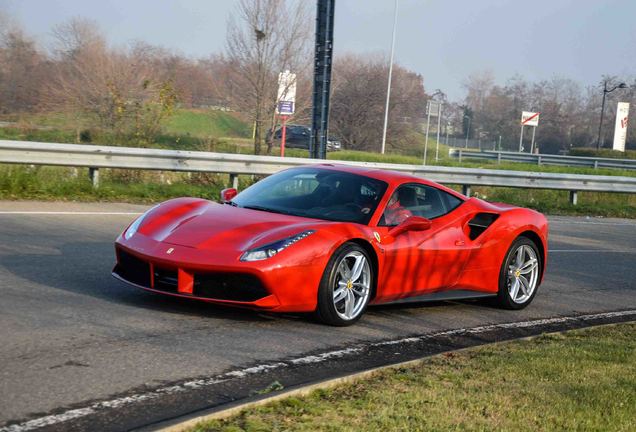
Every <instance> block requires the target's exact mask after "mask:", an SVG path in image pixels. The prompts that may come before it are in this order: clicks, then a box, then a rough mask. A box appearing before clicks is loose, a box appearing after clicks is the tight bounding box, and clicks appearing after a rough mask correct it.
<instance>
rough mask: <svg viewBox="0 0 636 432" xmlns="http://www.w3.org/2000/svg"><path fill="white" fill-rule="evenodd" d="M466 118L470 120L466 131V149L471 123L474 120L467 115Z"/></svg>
mask: <svg viewBox="0 0 636 432" xmlns="http://www.w3.org/2000/svg"><path fill="white" fill-rule="evenodd" d="M464 118H467V119H468V128H467V129H466V144H465V145H464V148H468V135H470V122H471V120H472V117H469V116H466V115H465V116H464Z"/></svg>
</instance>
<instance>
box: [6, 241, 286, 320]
mask: <svg viewBox="0 0 636 432" xmlns="http://www.w3.org/2000/svg"><path fill="white" fill-rule="evenodd" d="M48 252H49V253H41V254H39V253H18V254H11V255H0V266H2V267H4V269H5V271H7V272H9V273H11V274H13V275H14V276H16V277H18V278H20V279H23V280H25V281H28V283H25V286H24V289H29V286H28V285H30V284H31V285H32V284H37V285H41V286H45V287H51V288H54V289H58V290H63V291H67V292H71V293H75V294H80V295H84V296H90V297H94V298H97V299H100V300H104V301H107V302H110V303H115V304H121V305H127V306H133V307H137V308H142V309H147V310H153V311H158V312H164V313H171V314H182V315H183V314H186V315H196V316H205V317H215V318H221V319H228V320H235V321H250V322H251V321H256V322H258V321H271V320H272V319H294V318H295V316H293V315H279V314H277V315H273V314H267V313H262V312H257V311H253V310H249V309H241V308H235V307H227V306H221V305H215V304H212V303H206V302H202V301H197V300H194V299H187V298H181V297H172V296H166V295H162V294H155V293H152V292H148V291H144V290H142V289H140V288H136V287H133V286H130V285H128V284H126V283H124V282H121V281H118V280H116V279H115V278H113V277H112V276H111V271H112V268H113V266H114V265H115V252H114V248H113V243H112V242H70V243H64V244H63V245H61V246H58V247H57V248H56V249H55V250H50V249H49V250H48Z"/></svg>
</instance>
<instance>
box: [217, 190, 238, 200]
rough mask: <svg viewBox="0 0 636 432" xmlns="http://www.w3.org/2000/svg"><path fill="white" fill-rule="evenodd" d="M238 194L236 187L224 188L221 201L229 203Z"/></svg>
mask: <svg viewBox="0 0 636 432" xmlns="http://www.w3.org/2000/svg"><path fill="white" fill-rule="evenodd" d="M237 195H238V191H237V190H236V189H234V188H228V189H223V190H222V191H221V202H222V203H223V204H227V203H229V202H230V201H232V200H233V199H234V197H235V196H237Z"/></svg>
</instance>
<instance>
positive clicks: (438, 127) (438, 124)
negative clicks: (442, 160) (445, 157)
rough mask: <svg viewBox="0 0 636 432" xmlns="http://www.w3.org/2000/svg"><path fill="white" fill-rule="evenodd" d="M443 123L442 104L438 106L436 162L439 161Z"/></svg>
mask: <svg viewBox="0 0 636 432" xmlns="http://www.w3.org/2000/svg"><path fill="white" fill-rule="evenodd" d="M441 123H442V103H441V102H440V103H439V105H437V144H435V162H437V161H438V160H439V129H440V127H441Z"/></svg>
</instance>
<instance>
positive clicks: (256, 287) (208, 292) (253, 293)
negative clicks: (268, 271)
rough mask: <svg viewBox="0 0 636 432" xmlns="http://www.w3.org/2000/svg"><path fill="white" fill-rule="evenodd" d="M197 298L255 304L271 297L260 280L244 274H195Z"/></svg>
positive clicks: (195, 294)
mask: <svg viewBox="0 0 636 432" xmlns="http://www.w3.org/2000/svg"><path fill="white" fill-rule="evenodd" d="M193 294H194V296H195V297H202V298H208V299H216V300H231V301H240V302H253V301H256V300H258V299H261V298H263V297H266V296H268V295H269V293H268V292H267V290H266V289H265V287H264V286H263V284H262V283H261V281H260V279H259V278H257V277H256V276H253V275H251V274H244V273H195V274H194V292H193Z"/></svg>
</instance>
